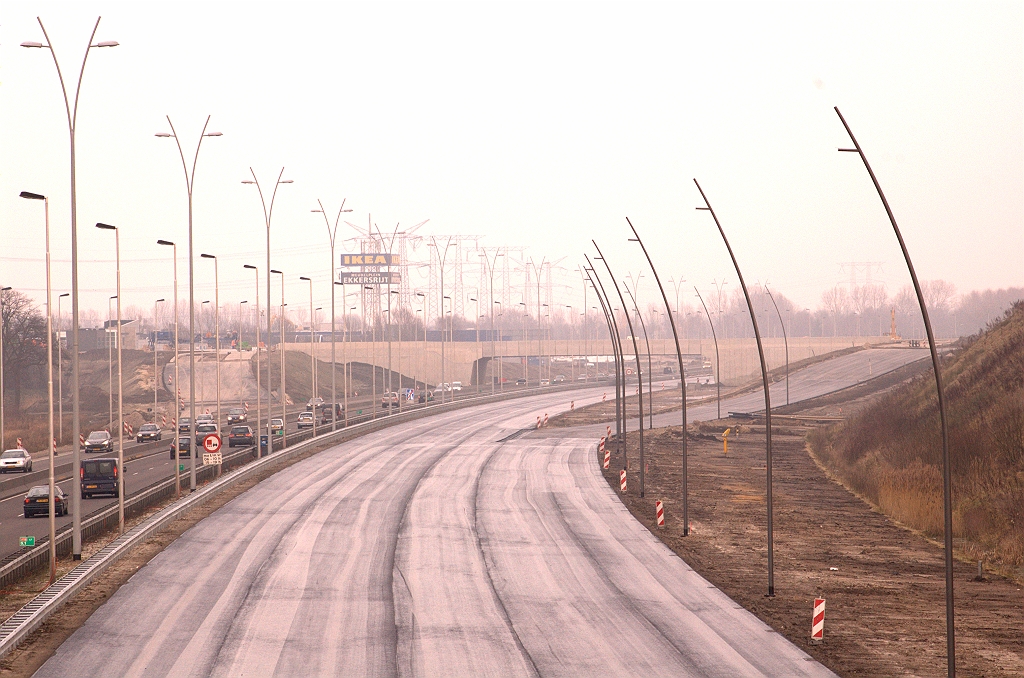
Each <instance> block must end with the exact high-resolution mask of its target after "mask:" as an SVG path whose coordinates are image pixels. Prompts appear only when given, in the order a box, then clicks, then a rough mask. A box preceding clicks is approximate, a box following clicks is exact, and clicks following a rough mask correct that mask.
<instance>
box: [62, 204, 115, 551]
mask: <svg viewBox="0 0 1024 678" xmlns="http://www.w3.org/2000/svg"><path fill="white" fill-rule="evenodd" d="M96 228H99V229H101V230H104V231H113V232H114V257H115V261H116V263H117V330H116V333H115V334H114V336H115V337H116V341H117V532H118V534H124V397H123V395H124V379H123V376H122V373H121V232H120V231H119V230H118V228H117V226H111V225H110V224H101V223H97V224H96ZM50 468H51V471H50V472H51V474H52V473H53V471H52V469H53V462H52V461H51V462H50ZM50 503H51V504H52V503H53V502H52V501H51V502H50ZM50 510H51V513H52V511H53V509H52V508H51V509H50Z"/></svg>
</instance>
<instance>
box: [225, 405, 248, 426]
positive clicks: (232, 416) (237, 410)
mask: <svg viewBox="0 0 1024 678" xmlns="http://www.w3.org/2000/svg"><path fill="white" fill-rule="evenodd" d="M247 421H249V415H248V414H246V413H245V409H244V408H241V407H232V408H231V409H230V410H228V423H229V424H243V423H245V422H247Z"/></svg>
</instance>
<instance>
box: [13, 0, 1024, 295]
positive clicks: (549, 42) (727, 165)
mask: <svg viewBox="0 0 1024 678" xmlns="http://www.w3.org/2000/svg"><path fill="white" fill-rule="evenodd" d="M37 15H38V16H40V17H41V18H42V20H43V22H44V23H45V25H46V28H47V30H48V31H49V34H50V37H51V39H52V41H53V45H54V46H55V48H56V51H57V55H58V58H59V59H60V63H61V67H62V69H63V72H64V77H65V81H66V83H67V84H68V86H69V88H71V89H72V90H73V87H74V85H75V83H76V81H77V75H78V68H79V65H80V64H81V57H82V54H83V51H84V48H85V46H86V40H87V38H88V36H89V33H90V31H91V30H92V27H93V24H94V23H95V20H96V17H97V16H99V15H102V17H103V19H102V21H101V22H100V26H99V30H98V32H97V34H96V40H97V41H103V40H116V41H118V42H119V43H120V46H119V47H116V48H113V49H94V50H92V51H91V52H90V53H89V59H88V64H87V68H86V71H85V79H84V83H83V86H82V93H81V101H80V107H79V115H78V135H77V151H78V205H79V243H80V254H81V262H82V264H81V269H80V270H81V278H80V286H81V291H82V305H83V307H91V308H97V309H101V308H102V309H105V308H106V298H107V297H108V296H109V295H111V294H113V291H112V289H113V285H114V268H113V238H112V236H111V235H110V234H108V233H106V232H101V231H98V230H96V229H95V228H93V224H94V223H95V222H97V221H103V222H107V223H111V224H115V225H118V226H120V227H121V229H122V231H121V235H122V238H121V248H122V259H123V268H122V273H123V274H122V285H123V288H124V292H123V296H124V303H125V304H138V305H142V306H145V307H147V308H149V307H151V306H152V304H153V301H154V300H155V299H156V298H157V297H167V298H168V299H169V298H170V296H171V288H170V279H171V267H170V256H169V255H170V252H169V248H163V247H158V246H157V245H156V243H155V241H156V239H157V238H165V239H170V240H175V241H177V242H179V243H180V244H181V246H180V247H179V256H180V263H179V276H180V277H181V295H182V299H187V287H186V284H187V261H186V259H185V256H186V254H187V250H186V248H185V247H184V245H185V243H186V242H187V202H186V192H185V181H184V172H183V170H182V166H181V161H180V159H179V157H178V154H177V149H176V147H175V146H174V141H173V140H172V139H159V138H156V137H154V136H153V135H154V133H156V132H164V131H168V130H169V128H168V125H167V120H166V118H165V115H170V116H171V119H172V121H173V122H174V124H175V127H176V128H177V130H178V133H179V134H180V136H181V140H182V143H183V146H184V148H185V149H186V153H187V155H188V156H189V158H190V163H191V155H192V153H193V151H194V148H195V142H196V139H197V137H198V134H199V132H200V129H201V128H202V124H203V122H204V120H205V118H206V116H207V115H212V116H213V117H212V119H211V122H210V130H212V131H217V132H222V133H223V136H222V137H219V138H209V139H206V140H205V141H204V143H203V146H202V153H201V154H200V157H199V163H198V170H197V172H196V180H195V192H194V196H195V199H194V225H195V226H194V236H195V237H194V241H195V248H196V255H197V259H196V296H197V301H198V300H199V299H207V298H212V289H211V288H212V280H213V267H212V266H211V265H210V264H209V263H208V262H205V261H201V260H199V259H198V253H199V252H201V251H208V252H212V253H214V254H216V255H218V256H220V258H221V266H220V278H221V301H222V302H223V303H228V302H235V301H238V300H240V299H242V298H246V299H249V300H250V302H251V301H252V300H253V299H254V296H253V295H254V291H253V290H252V287H253V286H252V283H251V280H252V278H251V274H248V273H249V272H247V271H243V269H242V264H243V263H253V264H258V265H260V266H261V269H262V268H263V267H264V263H263V262H264V261H265V256H266V255H265V237H266V236H265V228H264V225H263V215H262V210H261V206H260V202H259V197H258V195H257V193H256V190H255V188H254V187H252V186H246V185H243V184H241V183H240V182H241V181H242V180H243V179H246V178H249V167H250V166H251V167H252V168H253V169H254V170H255V171H256V173H257V176H258V177H259V178H260V180H261V182H265V183H269V184H272V183H273V180H274V179H275V178H276V176H277V173H278V171H279V170H280V168H281V167H282V166H284V167H285V168H286V169H285V178H288V179H292V180H294V182H295V183H294V184H291V185H286V186H282V187H281V189H280V192H279V194H278V199H277V204H276V206H275V209H274V223H273V229H272V244H273V248H274V251H275V252H274V254H273V265H274V266H275V267H278V268H282V269H283V270H284V271H285V272H286V273H287V281H286V282H287V285H288V290H289V291H288V294H289V296H290V297H291V298H290V301H294V302H295V303H301V302H302V301H303V300H305V299H307V298H308V287H306V283H303V282H301V281H299V280H298V276H299V275H309V276H311V277H313V278H314V280H315V284H316V288H315V295H316V297H317V298H316V299H315V303H316V304H317V305H323V306H324V307H326V306H327V301H326V300H327V299H329V294H330V291H329V286H328V284H327V279H328V277H329V258H328V250H327V235H326V228H325V226H324V222H323V217H322V216H321V215H319V214H312V213H311V212H310V210H311V209H312V208H315V207H316V200H317V198H320V199H322V200H323V201H324V204H325V206H326V207H327V209H328V211H329V212H335V211H336V210H337V209H338V206H339V204H340V202H341V200H342V198H346V199H347V203H346V206H347V207H351V208H352V209H353V210H354V211H353V213H352V214H350V215H348V218H349V219H351V221H353V222H354V223H357V224H365V223H366V221H367V214H368V213H372V215H373V220H374V221H375V222H376V223H377V224H379V225H380V227H381V229H383V230H389V229H392V228H394V226H395V224H396V223H401V224H402V225H403V226H412V225H414V224H416V223H419V222H421V221H423V220H425V219H429V220H430V221H429V222H428V224H427V225H426V226H424V227H423V228H421V229H420V231H419V232H420V233H421V234H424V235H430V234H450V233H463V234H474V235H481V236H485V237H484V238H483V239H482V240H481V241H480V242H481V244H482V245H486V246H490V247H495V246H498V245H518V246H525V247H527V248H528V252H527V253H528V255H532V256H534V257H535V258H536V259H538V260H539V259H540V258H541V257H547V258H548V259H549V260H552V259H554V260H561V261H560V264H559V266H562V267H565V268H566V269H567V270H566V271H564V272H560V273H559V275H558V277H559V279H560V281H564V283H566V284H570V285H573V286H574V287H573V289H571V290H570V289H563V290H561V293H562V297H561V302H563V303H566V304H574V305H578V304H579V300H580V297H581V294H582V292H581V287H580V285H579V284H578V280H579V277H578V274H576V273H575V268H576V265H577V264H578V263H579V262H580V261H581V260H582V252H584V251H586V252H592V248H591V245H590V238H591V237H593V238H595V239H596V240H597V241H598V244H599V245H601V246H602V248H603V249H605V251H606V253H607V254H608V256H609V260H610V261H611V263H612V264H613V265H614V266H615V268H616V269H617V270H616V273H617V275H618V276H619V277H624V276H625V274H626V273H627V272H628V271H632V272H634V273H636V272H639V271H642V270H644V268H643V267H642V260H641V258H640V256H639V251H638V249H637V248H636V245H635V244H632V243H628V242H627V241H626V238H627V237H628V235H629V231H628V228H627V226H626V222H625V217H626V216H629V217H630V218H631V219H632V220H633V223H634V224H635V225H636V226H637V228H638V229H639V230H640V232H641V235H642V236H643V237H644V238H645V240H647V242H648V245H649V247H650V249H651V250H652V254H653V256H654V257H655V263H656V265H658V267H659V270H660V272H661V273H662V275H663V276H664V277H665V278H668V277H670V276H671V277H674V278H676V279H678V278H679V277H684V278H685V279H686V280H687V281H688V283H690V285H692V284H696V285H698V286H699V287H701V289H702V290H704V289H709V288H710V287H711V282H712V280H714V279H717V280H721V279H722V278H725V279H727V280H729V281H730V288H732V289H734V288H735V286H736V276H735V274H734V272H733V271H732V268H731V263H730V262H729V260H728V258H727V254H726V252H725V249H724V247H723V245H722V243H721V240H720V238H719V236H718V233H717V231H716V230H715V227H714V223H713V222H712V220H711V218H710V216H709V215H708V214H707V213H706V212H697V211H695V210H694V207H695V206H697V205H698V204H700V196H699V194H698V193H697V190H696V188H695V187H694V184H693V178H694V177H696V178H697V179H698V180H699V181H700V182H701V185H702V186H703V188H704V190H705V191H706V192H707V194H708V197H709V198H710V199H711V201H712V204H713V206H714V207H715V209H716V211H717V212H718V214H719V217H720V218H721V219H722V222H723V226H724V227H725V229H726V233H727V235H728V236H729V237H730V240H731V241H732V245H733V248H734V250H735V252H736V255H737V257H738V259H739V261H740V265H741V266H742V267H743V268H744V273H745V276H746V278H747V280H748V282H749V283H753V282H755V281H760V282H764V281H766V280H767V281H770V283H771V285H772V286H773V288H774V289H776V290H777V291H779V292H781V293H783V294H785V295H786V296H788V297H790V298H791V299H793V300H794V301H795V302H796V303H798V304H800V305H804V306H810V307H812V308H813V307H815V306H817V305H818V304H819V301H820V297H821V293H822V291H823V290H824V289H826V288H829V287H832V286H833V285H835V284H837V283H840V282H844V281H846V282H848V281H849V280H850V274H849V268H848V267H845V268H844V264H847V263H848V262H879V263H880V266H874V267H873V268H872V277H873V279H874V280H875V281H884V282H885V283H886V285H887V287H888V289H889V290H890V292H891V293H895V292H896V291H897V290H898V289H899V288H900V287H902V286H903V285H905V284H906V283H907V282H908V281H909V278H908V276H907V274H906V270H905V267H904V264H903V262H902V257H901V255H900V252H899V249H898V246H897V243H896V240H895V238H894V236H893V233H892V229H891V227H890V226H889V224H888V220H887V219H886V216H885V212H884V211H883V209H882V207H881V204H880V203H879V201H878V198H877V197H876V195H875V193H874V189H873V187H872V185H871V183H870V180H869V177H868V175H867V173H866V172H865V170H864V168H863V165H862V164H861V163H860V161H859V159H858V158H857V156H856V155H854V154H849V153H838V152H836V149H837V148H838V147H843V146H849V145H850V144H849V141H848V139H847V138H846V136H845V133H844V131H843V128H842V125H841V124H840V122H839V120H838V118H837V117H836V115H835V113H834V111H833V110H832V106H839V108H840V109H841V110H842V112H843V114H844V115H845V117H846V119H847V121H848V122H849V123H850V125H851V127H852V128H853V130H854V133H856V134H857V136H858V140H859V141H860V143H861V145H862V146H863V147H864V149H865V151H866V153H867V154H868V158H869V160H870V161H871V162H872V165H873V167H874V169H875V172H876V174H877V175H878V177H879V180H880V181H881V183H882V186H883V188H884V189H885V190H886V192H887V195H888V198H889V201H890V203H891V205H892V207H893V210H894V212H895V215H896V218H897V220H898V221H899V223H900V226H901V228H902V229H903V232H904V235H905V237H906V240H907V244H908V246H909V248H910V252H911V254H912V256H913V257H914V259H915V265H916V266H917V270H918V274H919V276H920V277H921V278H922V279H923V280H931V279H939V278H941V279H945V280H948V281H950V282H952V283H953V284H955V285H956V287H957V289H958V291H960V292H967V291H971V290H976V289H985V288H999V287H1007V286H1018V285H1024V144H1022V132H1024V94H1022V87H1024V51H1022V43H1024V12H1022V3H1020V2H1009V3H980V2H970V3H936V2H925V3H890V2H886V3H881V2H870V3H866V2H852V3H838V2H827V3H822V2H816V3H760V2H759V3H691V4H687V3H668V4H657V3H643V4H641V3H624V4H617V3H615V4H606V3H565V4H560V3H493V2H480V3H458V4H451V3H445V4H438V3H410V4H407V3H365V4H341V3H322V4H320V3H299V2H277V3H259V2H244V3H241V2H240V3H213V2H202V3H185V2H179V3H159V2H144V3H143V2H132V3H115V2H75V3H55V2H48V3H20V2H7V1H5V2H3V3H2V4H0V282H2V283H3V284H4V285H13V286H15V287H16V288H18V289H22V290H26V291H28V292H29V293H30V294H32V295H33V296H35V297H36V298H38V299H39V300H40V301H41V300H42V298H43V291H44V289H45V282H44V277H43V228H42V223H43V221H42V208H41V205H40V204H39V203H34V202H31V201H27V200H21V199H19V198H18V197H17V196H18V193H19V192H20V191H23V190H28V191H33V192H37V193H45V194H48V195H50V196H52V202H51V225H52V232H53V234H52V250H53V257H54V288H55V290H56V292H62V291H65V290H67V289H68V288H69V286H70V272H69V271H70V265H69V263H68V261H69V259H70V236H69V231H70V228H69V224H70V208H69V203H70V198H69V195H70V190H69V155H68V134H67V123H66V118H65V113H64V107H63V100H62V98H61V93H60V87H59V84H58V80H57V74H56V70H55V68H54V64H53V61H52V59H51V58H50V55H49V53H48V51H46V50H41V49H24V48H22V47H20V46H19V45H20V43H22V42H24V41H39V42H42V41H43V36H42V32H41V30H40V28H39V25H38V24H37V22H36V16H37ZM332 219H333V215H332ZM353 235H354V231H353V230H352V229H351V228H348V227H346V226H344V225H342V227H341V229H339V238H350V237H352V236H353ZM346 247H347V248H349V249H353V248H354V247H355V246H354V244H353V243H344V244H343V246H342V248H340V249H341V250H342V251H343V250H344V249H345V248H346ZM427 256H428V255H427V250H426V248H420V249H419V250H418V252H417V253H416V258H421V259H423V260H426V258H427ZM260 273H261V276H262V275H265V270H261V272H260ZM649 280H650V275H649V274H646V275H645V278H644V281H645V282H647V281H649ZM863 280H864V274H863V271H860V272H859V275H858V281H859V282H863ZM278 285H279V282H277V281H275V298H276V295H277V292H276V290H277V289H278V287H277V286H278ZM690 285H687V288H690ZM690 289H692V288H690ZM557 291H559V290H556V292H557ZM56 292H55V295H56ZM653 294H654V290H653V288H651V287H646V289H645V286H641V297H642V299H641V301H644V300H648V301H649V300H652V299H653V296H652V295H653ZM261 296H263V295H262V294H261ZM691 296H692V291H691V293H690V294H689V295H688V296H687V297H686V298H687V299H689V297H691ZM261 301H262V302H263V303H265V301H266V300H265V299H262V300H261ZM66 308H67V306H65V309H66Z"/></svg>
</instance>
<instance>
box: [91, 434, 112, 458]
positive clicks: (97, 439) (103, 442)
mask: <svg viewBox="0 0 1024 678" xmlns="http://www.w3.org/2000/svg"><path fill="white" fill-rule="evenodd" d="M85 451H86V452H106V453H107V454H112V453H113V452H114V439H113V438H111V437H110V433H109V432H107V431H93V432H92V433H90V434H89V437H88V438H86V439H85Z"/></svg>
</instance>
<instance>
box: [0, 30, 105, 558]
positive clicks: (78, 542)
mask: <svg viewBox="0 0 1024 678" xmlns="http://www.w3.org/2000/svg"><path fill="white" fill-rule="evenodd" d="M100 18H101V17H96V25H95V26H93V28H92V34H91V35H90V36H89V46H88V47H86V48H85V55H84V56H83V57H82V67H81V69H80V70H79V72H78V84H77V86H76V87H75V100H74V103H73V104H72V102H71V100H70V99H68V90H67V87H65V85H64V76H63V74H62V73H61V70H60V62H58V61H57V53H56V52H55V51H54V49H53V43H52V41H51V40H50V36H49V35H47V33H46V26H44V25H43V21H42V19H39V18H38V17H37V18H36V21H38V22H39V28H41V29H42V31H43V37H44V38H45V39H46V43H45V44H44V43H41V42H23V43H21V46H22V47H35V48H45V49H48V50H49V51H50V56H51V57H53V65H54V66H56V67H57V79H58V80H60V89H61V93H62V94H63V95H64V112H65V113H66V114H67V119H68V134H69V136H70V140H71V345H70V346H69V348H70V349H71V390H72V396H71V397H72V400H71V403H72V405H71V411H72V415H71V417H72V419H71V437H72V442H71V450H72V455H71V456H72V459H71V465H72V471H71V473H72V476H73V477H75V478H77V477H78V476H79V471H80V469H81V460H82V457H81V452H82V447H81V443H80V439H79V435H80V433H81V430H80V429H81V418H80V415H81V399H80V397H79V356H78V199H77V193H76V191H75V130H76V126H77V121H78V97H79V95H80V94H81V91H82V78H83V77H84V76H85V62H86V60H87V59H88V58H89V50H91V49H92V48H94V47H117V42H116V41H114V40H104V41H101V42H97V43H94V42H93V40H94V39H95V38H96V30H97V29H98V28H99V27H100ZM0 385H2V384H0ZM0 391H2V389H0ZM0 409H2V406H0ZM0 419H2V417H0ZM2 429H3V427H2V426H0V438H2V432H3V431H2ZM0 442H2V440H0ZM50 504H53V502H50ZM71 510H72V514H71V526H72V527H71V558H72V560H81V559H82V488H81V486H80V484H79V483H72V484H71Z"/></svg>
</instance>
